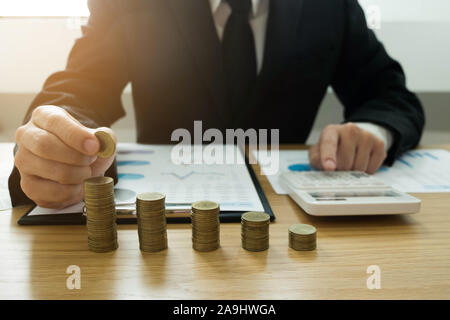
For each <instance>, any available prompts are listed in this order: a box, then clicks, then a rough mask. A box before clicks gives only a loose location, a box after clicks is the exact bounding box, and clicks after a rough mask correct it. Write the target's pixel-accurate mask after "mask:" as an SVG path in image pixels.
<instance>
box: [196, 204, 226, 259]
mask: <svg viewBox="0 0 450 320" xmlns="http://www.w3.org/2000/svg"><path fill="white" fill-rule="evenodd" d="M219 212H220V208H219V204H218V203H217V202H212V201H198V202H195V203H193V204H192V214H191V220H192V247H193V248H194V249H195V250H197V251H203V252H207V251H213V250H216V249H217V248H219V247H220V222H219Z"/></svg>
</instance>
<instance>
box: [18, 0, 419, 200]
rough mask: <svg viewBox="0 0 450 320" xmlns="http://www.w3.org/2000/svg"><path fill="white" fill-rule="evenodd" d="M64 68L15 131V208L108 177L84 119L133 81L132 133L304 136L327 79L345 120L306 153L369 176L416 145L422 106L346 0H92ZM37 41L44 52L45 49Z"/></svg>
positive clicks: (100, 116)
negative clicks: (231, 131) (199, 127)
mask: <svg viewBox="0 0 450 320" xmlns="http://www.w3.org/2000/svg"><path fill="white" fill-rule="evenodd" d="M89 8H90V12H91V15H90V18H89V22H88V24H87V26H85V27H83V36H82V37H81V38H80V39H78V40H77V41H76V43H75V45H74V47H73V49H72V51H71V53H70V56H69V59H68V63H67V66H66V69H65V70H64V71H62V72H57V73H55V74H53V75H51V76H50V77H49V78H48V79H47V81H46V82H45V84H44V86H43V89H42V91H41V92H40V93H39V94H38V96H37V97H36V98H35V99H34V101H33V102H32V104H31V106H30V108H29V110H28V113H27V115H26V117H25V120H24V125H23V126H21V127H19V128H18V129H17V132H16V142H17V147H16V150H15V168H14V170H13V172H12V174H11V177H10V180H9V186H10V192H11V197H12V201H13V204H14V205H18V204H23V203H30V202H34V203H37V204H38V205H41V206H44V207H64V206H67V205H70V204H73V203H76V202H78V201H79V200H81V199H82V197H83V194H82V193H83V191H82V182H83V180H84V179H86V178H88V177H91V176H96V175H102V174H104V173H105V172H106V174H108V175H112V176H114V177H116V170H115V163H114V159H113V158H110V159H98V158H96V157H95V154H96V152H97V150H98V148H99V145H98V142H97V140H96V139H95V136H94V135H93V129H94V128H96V127H99V126H107V127H109V126H110V125H111V124H113V123H114V122H115V121H116V120H118V119H119V118H121V117H122V116H123V115H124V111H123V108H122V104H121V94H122V91H123V89H124V87H125V86H126V85H127V84H128V83H131V85H132V89H133V100H134V107H135V112H136V129H137V136H138V142H141V143H167V142H169V141H170V136H171V133H172V131H173V130H175V129H177V128H187V129H192V127H193V121H194V120H202V121H203V128H218V129H220V130H225V129H226V128H242V129H244V130H246V129H248V128H255V129H259V128H266V129H270V128H279V129H280V142H281V143H303V142H304V141H305V140H306V138H307V137H308V135H309V132H310V130H311V126H312V124H313V122H314V119H315V117H316V114H317V110H318V108H319V105H320V103H321V101H322V99H323V97H324V95H325V93H326V91H327V88H328V87H330V86H331V87H332V88H333V90H334V92H335V93H336V95H337V97H338V98H339V99H340V101H341V102H342V104H343V105H344V107H345V111H344V116H345V122H344V123H342V124H332V125H329V126H327V127H326V128H325V129H324V130H323V131H322V133H321V136H320V140H319V142H318V144H317V145H315V146H313V147H312V148H311V149H310V160H311V162H312V164H313V165H314V166H316V167H318V168H320V169H323V170H350V169H352V170H362V171H366V172H369V173H373V172H375V171H376V170H377V169H378V168H379V167H380V165H381V164H382V163H383V162H384V161H385V162H386V163H388V164H391V163H392V162H393V161H394V160H395V158H396V157H397V156H398V155H400V154H401V153H402V152H404V151H405V150H408V149H410V148H412V147H414V146H415V145H417V143H418V141H419V139H420V136H421V133H422V130H423V126H424V115H423V110H422V106H421V104H420V102H419V100H418V99H417V97H416V96H415V95H414V94H413V93H411V92H410V91H409V90H408V89H407V88H406V85H405V76H404V73H403V71H402V68H401V66H400V64H399V63H398V62H396V61H394V60H393V59H392V58H391V57H389V55H388V54H387V52H386V51H385V49H384V47H383V45H382V44H381V43H380V42H379V41H378V40H377V39H376V37H375V35H374V33H373V32H372V31H371V30H369V29H368V28H367V25H366V21H365V18H364V13H363V11H362V9H361V7H360V6H359V4H358V3H357V1H356V0H252V1H250V0H90V1H89ZM45 50H50V49H49V48H46V49H45Z"/></svg>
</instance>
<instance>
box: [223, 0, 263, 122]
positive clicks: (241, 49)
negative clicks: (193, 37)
mask: <svg viewBox="0 0 450 320" xmlns="http://www.w3.org/2000/svg"><path fill="white" fill-rule="evenodd" d="M226 1H227V2H228V3H229V5H230V6H231V10H232V12H231V15H230V17H229V18H228V21H227V24H226V26H225V30H224V34H223V39H222V47H223V62H224V69H225V77H226V80H227V89H228V98H229V100H228V101H229V104H230V108H231V111H232V115H233V118H234V119H235V118H236V116H237V114H238V112H239V110H240V109H241V108H243V107H244V106H245V104H246V103H247V100H248V98H249V95H250V92H251V90H252V88H253V85H254V83H255V80H256V53H255V41H254V38H253V32H252V29H251V27H250V23H249V14H250V9H251V7H252V3H251V0H226Z"/></svg>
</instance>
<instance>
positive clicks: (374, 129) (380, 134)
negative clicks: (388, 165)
mask: <svg viewBox="0 0 450 320" xmlns="http://www.w3.org/2000/svg"><path fill="white" fill-rule="evenodd" d="M355 124H356V125H357V126H358V127H359V128H360V129H363V130H366V131H368V132H370V133H371V134H373V135H374V136H375V137H377V138H378V139H380V140H381V141H383V142H384V150H386V152H387V151H388V150H389V148H390V147H391V146H392V132H391V131H389V130H388V129H386V128H384V127H382V126H379V125H377V124H374V123H370V122H355Z"/></svg>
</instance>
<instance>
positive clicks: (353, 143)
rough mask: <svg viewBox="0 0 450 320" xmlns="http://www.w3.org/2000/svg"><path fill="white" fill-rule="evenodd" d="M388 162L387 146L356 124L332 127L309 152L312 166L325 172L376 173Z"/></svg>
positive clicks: (327, 128) (328, 128)
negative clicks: (384, 162) (385, 147)
mask: <svg viewBox="0 0 450 320" xmlns="http://www.w3.org/2000/svg"><path fill="white" fill-rule="evenodd" d="M384 159H386V151H385V149H384V142H383V141H381V140H380V139H378V138H377V137H375V136H374V135H373V134H371V133H370V132H367V131H365V130H363V129H361V128H359V127H358V126H357V125H356V124H354V123H346V124H342V125H329V126H327V127H325V129H323V131H322V133H321V135H320V140H319V143H318V144H316V145H314V146H313V147H311V149H310V150H309V160H310V163H311V165H313V166H314V167H316V168H317V169H321V170H325V171H333V170H357V171H364V172H367V173H370V174H372V173H375V172H376V171H377V170H378V168H379V167H380V166H381V165H382V164H383V161H384Z"/></svg>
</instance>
